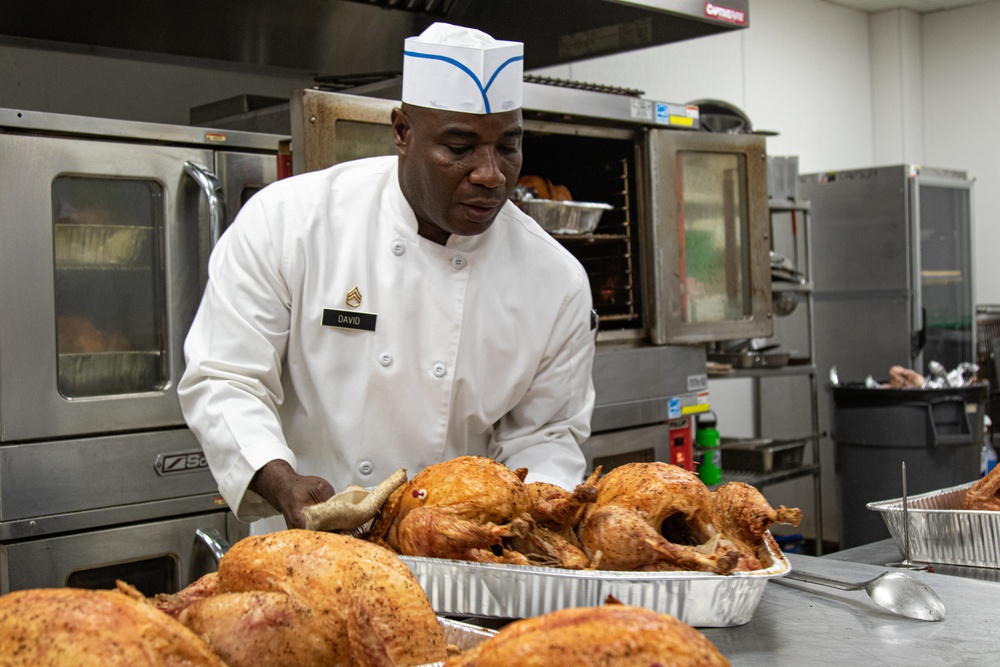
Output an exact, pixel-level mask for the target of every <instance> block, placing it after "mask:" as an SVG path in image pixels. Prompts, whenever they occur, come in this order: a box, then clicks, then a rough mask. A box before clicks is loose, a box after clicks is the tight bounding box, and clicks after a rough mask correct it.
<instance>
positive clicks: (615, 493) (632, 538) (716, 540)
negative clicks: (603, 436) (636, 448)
mask: <svg viewBox="0 0 1000 667" xmlns="http://www.w3.org/2000/svg"><path fill="white" fill-rule="evenodd" d="M713 518H714V517H713V506H712V498H711V491H709V489H708V487H707V486H705V485H704V484H703V483H702V481H701V480H700V479H698V476H697V475H695V474H694V473H692V472H690V471H688V470H684V469H683V468H680V467H678V466H675V465H671V464H669V463H661V462H652V463H627V464H625V465H622V466H619V467H617V468H614V469H612V470H611V471H609V472H608V474H606V475H605V476H604V477H602V478H601V479H600V480H598V482H597V500H596V501H594V503H593V504H592V505H589V506H588V507H587V509H586V511H585V513H584V517H583V519H582V520H581V522H580V525H579V527H578V529H577V533H578V535H579V537H580V542H581V543H582V544H583V547H584V549H585V550H586V551H587V553H588V555H590V557H591V558H592V559H598V558H599V565H598V567H599V569H602V570H644V571H668V570H696V571H702V572H717V573H721V574H725V573H728V572H730V571H732V570H733V568H734V567H736V565H737V563H738V561H739V553H738V552H737V551H736V550H735V549H734V548H733V545H732V544H731V543H730V542H729V541H728V540H724V539H721V537H722V536H721V535H720V534H719V531H718V530H717V529H716V528H715V526H714V524H713Z"/></svg>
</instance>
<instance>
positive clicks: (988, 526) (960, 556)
mask: <svg viewBox="0 0 1000 667" xmlns="http://www.w3.org/2000/svg"><path fill="white" fill-rule="evenodd" d="M974 483H975V482H969V483H967V484H961V485H959V486H952V487H949V488H947V489H940V490H938V491H930V492H928V493H923V494H920V495H918V496H910V497H909V504H908V506H907V514H909V517H910V531H909V533H910V559H911V560H916V561H921V562H925V563H943V564H946V565H970V566H973V567H990V568H1000V512H987V511H983V510H963V509H962V499H963V498H964V497H965V492H966V491H968V489H969V487H971V486H972V485H973V484H974ZM866 507H868V509H870V510H874V511H876V512H879V513H880V514H881V515H882V520H883V521H885V525H886V527H887V528H888V529H889V533H891V534H892V539H893V540H894V541H895V542H896V546H898V547H899V549H900V552H902V551H903V499H902V498H896V499H894V500H881V501H878V502H872V503H868V504H867V505H866Z"/></svg>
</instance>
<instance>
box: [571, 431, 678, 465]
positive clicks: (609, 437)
mask: <svg viewBox="0 0 1000 667" xmlns="http://www.w3.org/2000/svg"><path fill="white" fill-rule="evenodd" d="M580 449H581V450H583V455H584V456H585V457H586V458H587V472H588V474H589V473H591V472H593V471H594V468H595V467H596V466H597V465H603V472H604V473H607V472H608V470H610V468H609V467H608V466H607V465H605V464H604V463H603V461H602V459H604V460H607V459H611V460H614V461H628V462H632V461H637V462H643V461H663V462H666V463H669V462H670V427H669V426H667V424H666V423H660V424H653V425H652V426H640V427H636V428H626V429H623V430H621V431H610V432H606V433H598V434H596V435H592V436H590V437H589V438H587V439H586V440H584V441H583V443H582V444H581V445H580Z"/></svg>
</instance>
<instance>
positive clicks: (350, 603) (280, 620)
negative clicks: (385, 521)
mask: <svg viewBox="0 0 1000 667" xmlns="http://www.w3.org/2000/svg"><path fill="white" fill-rule="evenodd" d="M153 602H154V604H155V605H156V606H157V607H159V608H160V609H161V610H162V611H164V612H166V613H168V614H170V615H173V616H176V617H177V618H178V619H179V620H180V621H181V622H182V623H184V625H186V626H188V627H189V628H190V629H191V630H193V631H194V632H195V633H197V634H198V635H199V636H201V637H204V638H205V640H206V641H207V642H208V643H209V644H210V645H211V646H212V648H213V649H215V651H216V652H217V653H218V654H219V655H220V656H221V657H222V659H223V660H225V662H226V664H227V665H229V667H244V666H246V667H249V666H251V665H254V666H259V667H272V666H273V667H285V666H287V667H311V666H313V665H344V666H358V667H389V666H399V665H422V664H426V663H432V662H437V661H441V660H444V659H445V656H446V646H445V641H444V636H443V633H442V630H441V626H440V622H439V621H438V619H437V617H436V615H435V613H434V610H433V609H432V608H431V605H430V602H429V601H428V599H427V596H426V594H425V593H424V591H423V589H422V588H421V587H420V584H419V583H418V582H417V580H416V578H415V577H414V576H413V574H412V572H411V571H410V570H409V568H407V566H406V565H405V564H404V563H403V562H402V561H401V560H399V557H398V556H397V555H396V554H394V553H392V552H391V551H389V550H388V549H385V548H383V547H381V546H378V545H376V544H372V543H371V542H366V541H364V540H360V539H356V538H353V537H349V536H346V535H338V534H333V533H321V532H316V531H308V530H285V531H280V532H277V533H272V534H269V535H261V536H254V537H248V538H245V539H243V540H241V541H239V542H237V543H236V544H235V545H234V546H233V547H232V549H230V551H229V552H228V553H226V555H225V556H223V558H222V559H221V561H220V562H219V571H218V572H217V573H213V574H210V575H206V577H203V578H202V579H200V580H199V581H197V582H195V583H194V584H192V587H190V588H189V589H185V590H184V591H181V592H180V593H178V594H175V595H160V596H157V597H156V598H154V601H153Z"/></svg>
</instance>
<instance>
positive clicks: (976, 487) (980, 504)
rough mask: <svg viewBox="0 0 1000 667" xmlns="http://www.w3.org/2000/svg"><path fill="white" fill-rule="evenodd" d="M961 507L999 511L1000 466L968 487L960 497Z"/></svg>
mask: <svg viewBox="0 0 1000 667" xmlns="http://www.w3.org/2000/svg"><path fill="white" fill-rule="evenodd" d="M962 509H967V510H990V511H993V512H1000V466H997V467H995V468H993V470H991V471H990V472H989V474H987V475H986V476H985V477H983V478H982V479H980V480H979V481H978V482H976V483H975V484H973V485H972V486H970V487H969V490H968V491H966V492H965V497H964V498H963V499H962Z"/></svg>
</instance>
